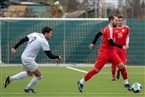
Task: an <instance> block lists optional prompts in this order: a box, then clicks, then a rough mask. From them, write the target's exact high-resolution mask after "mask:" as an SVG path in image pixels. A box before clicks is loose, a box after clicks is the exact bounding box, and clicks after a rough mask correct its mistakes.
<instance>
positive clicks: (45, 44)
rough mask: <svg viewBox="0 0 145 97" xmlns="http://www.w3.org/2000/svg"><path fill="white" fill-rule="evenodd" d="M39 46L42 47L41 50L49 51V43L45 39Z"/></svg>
mask: <svg viewBox="0 0 145 97" xmlns="http://www.w3.org/2000/svg"><path fill="white" fill-rule="evenodd" d="M41 47H42V49H43V51H49V50H50V47H49V43H48V42H47V41H44V42H42V43H41Z"/></svg>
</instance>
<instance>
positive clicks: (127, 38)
mask: <svg viewBox="0 0 145 97" xmlns="http://www.w3.org/2000/svg"><path fill="white" fill-rule="evenodd" d="M129 35H130V29H129V27H128V34H127V36H126V44H128V45H129Z"/></svg>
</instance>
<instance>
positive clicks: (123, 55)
mask: <svg viewBox="0 0 145 97" xmlns="http://www.w3.org/2000/svg"><path fill="white" fill-rule="evenodd" d="M119 57H120V59H121V60H122V62H123V64H124V65H126V62H127V56H126V51H124V50H122V49H120V51H119ZM120 72H121V70H120V69H118V70H117V75H116V78H117V79H119V78H120Z"/></svg>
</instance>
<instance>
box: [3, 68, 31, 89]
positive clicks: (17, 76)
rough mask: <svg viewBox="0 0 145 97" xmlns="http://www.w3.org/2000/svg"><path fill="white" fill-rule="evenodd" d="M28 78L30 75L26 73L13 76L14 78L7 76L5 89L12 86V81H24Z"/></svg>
mask: <svg viewBox="0 0 145 97" xmlns="http://www.w3.org/2000/svg"><path fill="white" fill-rule="evenodd" d="M26 77H28V74H27V72H26V71H22V72H20V73H18V74H16V75H13V76H7V77H6V79H5V81H4V88H6V87H7V86H8V85H9V84H10V82H11V81H13V80H19V79H23V78H26Z"/></svg>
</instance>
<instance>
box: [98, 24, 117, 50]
mask: <svg viewBox="0 0 145 97" xmlns="http://www.w3.org/2000/svg"><path fill="white" fill-rule="evenodd" d="M113 31H114V29H113V28H112V27H111V26H110V25H108V26H106V27H105V28H103V29H102V30H101V32H102V43H101V46H100V49H105V50H110V49H112V50H113V49H114V46H111V45H109V42H108V40H109V39H113V41H114V39H115V34H114V32H113Z"/></svg>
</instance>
